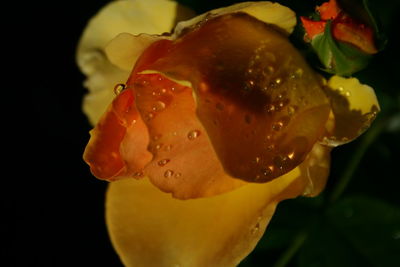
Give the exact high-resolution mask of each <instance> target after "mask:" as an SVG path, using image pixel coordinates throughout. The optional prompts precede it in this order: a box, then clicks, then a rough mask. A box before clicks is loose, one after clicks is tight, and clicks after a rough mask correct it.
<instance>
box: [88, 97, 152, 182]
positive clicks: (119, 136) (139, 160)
mask: <svg viewBox="0 0 400 267" xmlns="http://www.w3.org/2000/svg"><path fill="white" fill-rule="evenodd" d="M134 98H135V97H134V95H133V91H132V90H131V89H126V90H124V91H122V92H121V93H120V94H119V95H118V97H117V98H115V99H114V101H113V102H112V104H111V105H110V106H109V108H108V110H107V112H106V113H105V114H104V115H103V117H102V118H101V119H100V121H99V122H98V123H97V124H96V127H95V128H94V129H93V130H92V131H91V132H90V135H91V138H90V140H89V143H88V145H87V146H86V149H85V153H84V155H83V158H84V160H85V162H86V163H87V164H88V165H89V166H90V170H91V172H92V173H93V175H95V176H96V177H97V178H99V179H107V180H109V181H113V180H115V179H117V178H118V177H120V176H137V177H141V176H143V175H138V174H139V173H141V172H142V170H143V168H144V166H145V165H146V164H147V163H149V162H150V160H151V159H152V155H151V153H149V152H148V151H147V144H148V143H149V134H148V132H147V129H146V126H145V125H144V123H143V121H142V119H141V117H140V115H139V112H138V111H137V109H136V106H135V105H134ZM132 132H134V133H135V134H133V135H132V134H130V133H132ZM126 142H128V143H129V144H135V146H134V147H132V146H124V144H125V143H126ZM121 144H122V145H121ZM126 154H129V157H126ZM135 174H136V175H135Z"/></svg>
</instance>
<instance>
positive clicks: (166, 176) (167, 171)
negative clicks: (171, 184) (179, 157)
mask: <svg viewBox="0 0 400 267" xmlns="http://www.w3.org/2000/svg"><path fill="white" fill-rule="evenodd" d="M172 175H174V171H173V170H166V171H165V172H164V177H165V178H170V177H172Z"/></svg>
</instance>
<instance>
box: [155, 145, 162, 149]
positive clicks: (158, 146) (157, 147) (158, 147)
mask: <svg viewBox="0 0 400 267" xmlns="http://www.w3.org/2000/svg"><path fill="white" fill-rule="evenodd" d="M162 146H163V145H162V144H157V145H155V146H154V150H160V149H161V147H162Z"/></svg>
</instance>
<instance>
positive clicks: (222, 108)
mask: <svg viewBox="0 0 400 267" xmlns="http://www.w3.org/2000/svg"><path fill="white" fill-rule="evenodd" d="M215 108H216V109H218V110H221V111H222V110H224V104H222V103H219V102H218V103H217V104H216V105H215Z"/></svg>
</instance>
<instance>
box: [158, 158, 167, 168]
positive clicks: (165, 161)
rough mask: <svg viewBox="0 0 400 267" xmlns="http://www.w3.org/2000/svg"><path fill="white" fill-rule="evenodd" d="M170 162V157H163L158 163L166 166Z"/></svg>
mask: <svg viewBox="0 0 400 267" xmlns="http://www.w3.org/2000/svg"><path fill="white" fill-rule="evenodd" d="M168 162H170V160H169V159H162V160H160V161H159V162H158V163H157V164H158V166H160V167H163V166H165V165H166V164H167V163H168Z"/></svg>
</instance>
